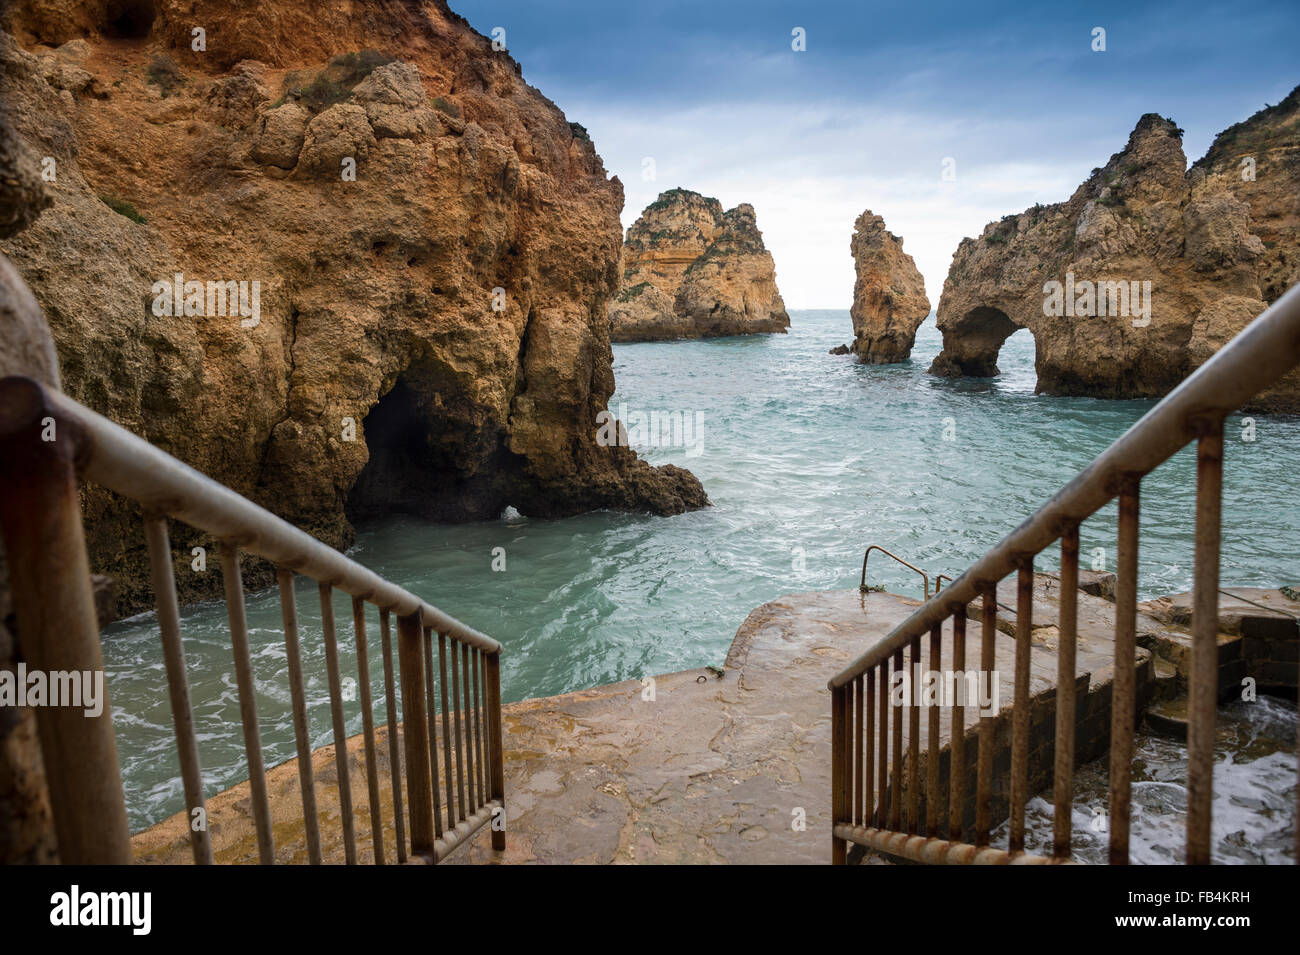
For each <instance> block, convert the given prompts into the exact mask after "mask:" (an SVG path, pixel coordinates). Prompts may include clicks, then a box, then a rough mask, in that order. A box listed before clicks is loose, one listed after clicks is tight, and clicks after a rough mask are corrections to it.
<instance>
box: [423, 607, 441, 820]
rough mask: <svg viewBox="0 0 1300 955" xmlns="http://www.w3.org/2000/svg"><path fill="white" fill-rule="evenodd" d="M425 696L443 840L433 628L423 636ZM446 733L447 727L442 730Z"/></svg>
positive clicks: (436, 814)
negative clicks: (439, 788) (434, 682)
mask: <svg viewBox="0 0 1300 955" xmlns="http://www.w3.org/2000/svg"><path fill="white" fill-rule="evenodd" d="M422 648H423V656H424V696H425V701H426V703H425V709H426V710H427V713H426V715H427V716H428V719H429V774H430V780H431V782H432V784H433V834H434V836H435V837H436V838H439V839H440V838H442V796H441V794H440V793H439V792H438V707H437V706H436V704H435V702H434V695H433V694H434V685H433V628H431V627H425V628H424V636H423V643H422ZM442 731H443V732H444V733H445V732H446V731H447V727H446V725H445V721H444V726H443V728H442Z"/></svg>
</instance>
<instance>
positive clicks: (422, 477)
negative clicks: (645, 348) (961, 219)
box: [0, 0, 707, 609]
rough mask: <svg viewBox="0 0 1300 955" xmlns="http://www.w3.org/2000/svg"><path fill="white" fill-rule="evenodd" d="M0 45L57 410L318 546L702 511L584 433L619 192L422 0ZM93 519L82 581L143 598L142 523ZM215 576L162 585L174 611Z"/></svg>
mask: <svg viewBox="0 0 1300 955" xmlns="http://www.w3.org/2000/svg"><path fill="white" fill-rule="evenodd" d="M5 26H6V27H7V28H8V29H9V30H10V31H11V32H12V33H13V34H14V35H15V36H16V38H17V42H14V40H13V39H11V38H10V37H9V36H7V35H6V36H5V37H4V38H3V40H4V44H3V51H2V61H3V62H0V96H2V97H3V102H4V103H5V104H6V106H7V107H8V109H9V110H10V112H11V115H12V122H13V125H14V128H15V129H16V130H17V132H18V134H19V136H20V137H21V139H22V141H23V147H22V148H26V149H29V150H30V151H31V152H32V153H33V154H34V155H35V156H36V157H38V158H39V160H40V162H41V163H42V166H41V168H42V170H44V171H46V173H47V178H48V179H49V181H48V183H47V188H48V192H49V194H50V196H51V198H52V201H53V204H52V206H51V207H50V208H48V209H46V210H45V211H44V212H43V214H42V215H41V216H40V218H39V219H37V220H36V222H35V223H34V224H33V225H32V226H31V227H30V228H28V229H27V230H26V231H25V232H23V233H21V234H20V235H18V236H15V237H14V238H12V239H9V240H6V241H5V242H4V243H3V250H4V252H5V253H6V254H7V255H8V256H9V257H10V260H11V261H12V262H13V264H14V266H15V267H16V268H17V270H18V272H19V273H20V274H21V275H22V276H23V277H24V278H25V279H26V281H27V282H28V284H29V285H30V286H31V288H32V290H33V291H34V293H35V295H36V298H37V299H38V300H39V302H40V304H41V306H42V307H43V308H44V310H45V314H46V316H47V318H48V319H49V323H50V326H51V329H52V332H53V337H54V341H55V344H56V346H57V349H58V355H59V359H60V363H61V367H62V375H63V385H64V388H65V390H66V391H67V392H68V393H70V394H71V395H72V396H73V397H75V398H77V399H78V400H80V401H82V402H83V403H85V404H87V405H89V406H90V407H92V408H94V409H96V410H98V411H99V412H101V413H103V414H105V415H107V416H108V417H110V418H112V419H113V420H115V421H117V422H118V423H120V424H122V425H124V426H125V427H127V428H129V429H130V430H132V431H135V432H137V433H139V434H142V435H143V436H145V437H146V438H147V439H148V440H150V441H152V442H153V443H155V444H157V445H159V446H160V447H162V448H163V449H165V450H166V451H168V452H169V453H171V454H174V455H175V456H177V457H179V458H180V459H181V460H183V461H185V462H187V463H189V464H191V465H193V466H194V467H196V468H198V469H199V470H201V471H203V472H205V473H207V474H209V475H211V476H213V477H215V478H216V479H218V480H220V481H222V482H223V483H226V484H228V485H230V486H231V487H233V488H234V489H235V490H236V491H238V492H240V493H241V494H245V495H248V496H251V497H252V498H254V499H255V500H257V501H259V503H262V504H263V505H265V506H267V507H268V508H270V509H271V510H273V511H275V512H276V513H278V514H280V515H282V516H284V517H285V518H287V519H288V520H290V521H292V522H294V523H296V524H298V525H299V526H302V527H304V528H305V529H307V530H308V531H310V532H311V533H314V534H316V535H318V536H319V537H321V538H322V539H324V540H326V541H328V542H330V543H332V544H334V545H338V546H342V545H346V544H347V543H349V541H350V540H351V539H352V536H353V524H352V522H353V520H355V519H359V518H365V517H368V516H371V515H376V514H380V513H391V512H393V511H411V512H416V513H420V514H424V515H428V516H431V517H436V518H442V519H453V520H455V519H473V518H487V517H494V516H496V515H497V514H499V513H500V512H501V511H502V509H503V508H504V507H505V506H506V505H514V506H515V507H517V508H518V509H519V510H521V511H522V512H524V513H526V514H534V515H564V514H570V513H575V512H579V511H582V510H587V509H591V508H601V507H613V508H627V509H645V510H650V511H654V512H658V513H676V512H680V511H682V510H684V509H687V508H692V507H697V506H701V505H703V504H705V503H707V501H706V499H705V496H704V493H703V490H702V488H701V486H700V484H699V482H698V481H697V480H696V479H695V478H694V477H693V476H692V475H691V474H690V473H689V472H687V471H684V470H682V469H679V468H674V467H663V468H651V467H649V466H648V465H646V464H645V463H644V462H642V461H640V460H639V459H637V458H636V456H635V455H634V454H633V453H632V452H631V451H630V450H629V449H627V448H625V447H603V446H600V445H599V444H598V443H597V440H596V435H597V429H598V426H597V424H596V420H595V419H596V415H597V413H598V412H599V411H600V410H602V409H604V408H605V406H606V402H607V400H608V398H609V395H610V394H611V393H612V391H613V389H614V379H613V373H612V371H611V361H612V354H611V351H610V348H609V337H608V322H607V318H606V310H607V306H608V302H609V299H610V297H611V296H612V294H613V293H614V291H615V290H616V288H617V285H618V277H619V276H618V268H619V255H620V250H621V244H622V243H621V240H622V233H621V227H620V224H619V219H618V216H619V211H620V209H621V206H622V201H623V196H622V185H621V183H619V181H618V180H617V179H616V178H612V179H611V178H607V177H606V173H605V169H604V167H603V164H602V162H601V160H600V157H599V156H598V155H597V154H596V152H595V149H594V147H593V145H592V143H591V141H590V139H589V138H588V137H587V136H586V134H585V132H584V131H582V129H581V127H579V126H576V125H574V124H570V123H569V122H568V121H567V120H566V118H565V116H564V115H563V114H562V113H561V112H560V110H559V109H558V108H557V107H556V106H555V105H554V104H553V103H551V102H550V101H549V100H547V99H546V98H545V97H544V96H542V95H541V94H540V93H539V92H538V91H537V90H535V89H533V88H532V87H530V86H528V85H527V84H526V83H525V82H524V81H523V79H522V78H521V74H520V68H519V66H518V65H517V64H516V63H515V62H514V60H512V59H511V58H510V57H509V56H508V55H507V54H506V53H504V52H494V51H493V50H492V49H491V45H490V42H489V41H488V40H487V39H486V38H485V37H483V36H480V35H479V34H477V33H475V32H474V31H473V30H472V29H471V28H470V27H469V26H468V24H466V23H465V22H464V21H463V20H462V19H461V18H459V17H458V16H456V15H455V14H454V13H452V12H451V11H450V10H449V9H448V8H447V7H446V5H445V4H444V3H443V2H441V0H427V2H422V3H408V2H397V0H375V2H371V3H367V4H364V5H360V6H355V5H348V4H343V5H339V4H334V3H329V2H325V0H306V2H295V3H275V2H272V3H262V4H249V5H239V7H238V8H237V9H232V8H231V6H230V5H228V4H225V3H219V2H216V0H113V2H97V3H91V4H73V3H52V4H51V3H45V2H41V3H36V2H27V3H20V4H18V5H17V6H15V7H14V8H13V10H12V11H11V12H10V14H9V15H8V17H7V19H6V21H5ZM195 26H201V27H202V28H203V29H204V31H205V34H206V50H203V51H196V50H194V49H192V44H191V31H192V28H194V27H195ZM55 44H58V46H57V47H55V46H54V45H55ZM177 276H180V278H179V279H177V278H176V277H177ZM176 282H180V283H184V282H195V283H199V284H197V285H194V286H192V287H191V286H186V285H184V284H181V285H180V290H181V294H180V295H179V296H175V295H172V294H171V293H170V292H168V287H169V286H174V284H175V283H176ZM227 283H229V284H227ZM254 283H256V284H254ZM237 303H238V304H237ZM239 306H243V308H240V307H239ZM84 507H85V513H86V523H87V535H88V540H89V546H90V551H91V562H92V566H93V567H94V568H95V569H96V570H101V571H106V572H108V573H111V574H112V575H113V576H114V577H116V578H118V580H119V582H120V583H121V585H122V586H120V587H119V604H120V606H121V608H122V609H126V608H133V607H137V606H140V605H142V604H143V603H145V602H147V596H148V594H147V579H148V574H147V561H146V559H145V554H144V550H143V540H142V534H141V529H140V523H139V514H138V512H137V510H136V509H135V508H133V507H131V506H128V505H124V504H123V503H122V502H120V501H117V500H113V499H111V498H110V497H109V496H108V495H107V494H105V493H103V492H100V491H98V490H95V489H90V490H88V492H87V494H86V496H85V502H84ZM174 542H175V546H176V548H177V551H178V553H182V554H188V551H189V548H190V547H191V546H194V545H196V544H201V543H204V541H203V540H202V539H201V538H200V537H199V536H198V535H197V534H194V533H192V532H186V531H182V530H180V529H178V530H177V531H176V533H175V535H174ZM217 577H218V575H216V574H207V575H201V574H196V573H192V572H190V571H189V561H188V558H186V559H185V560H184V561H179V562H178V578H177V582H178V586H179V588H180V591H181V595H182V599H190V598H194V597H197V596H201V595H204V594H206V593H210V592H212V591H213V590H214V589H215V588H216V587H218V586H219V582H218V581H217V579H216V578H217Z"/></svg>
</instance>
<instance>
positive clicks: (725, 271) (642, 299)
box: [609, 189, 790, 342]
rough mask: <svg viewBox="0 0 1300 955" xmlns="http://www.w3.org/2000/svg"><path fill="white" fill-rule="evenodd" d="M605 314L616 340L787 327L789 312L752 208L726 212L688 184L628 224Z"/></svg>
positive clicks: (709, 335)
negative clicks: (617, 284)
mask: <svg viewBox="0 0 1300 955" xmlns="http://www.w3.org/2000/svg"><path fill="white" fill-rule="evenodd" d="M609 319H610V337H611V338H612V339H613V340H614V341H619V342H630V341H654V340H661V339H674V338H712V337H716V336H720V335H752V334H755V333H761V332H784V331H785V330H786V329H787V328H789V327H790V316H789V315H787V314H786V311H785V303H784V302H783V301H781V293H780V292H779V291H778V290H777V287H776V268H775V266H774V265H773V263H772V256H771V254H770V253H769V252H768V251H767V248H766V247H765V246H764V245H763V235H762V233H760V232H759V231H758V225H757V222H756V221H755V218H754V207H753V206H751V205H748V204H746V203H742V204H741V205H738V206H736V208H734V209H730V210H728V211H726V212H723V211H722V204H721V203H720V202H718V200H717V199H710V198H706V197H705V196H702V195H700V194H699V193H697V192H691V191H689V190H687V189H669V190H668V191H667V192H665V193H663V194H661V195H660V196H659V198H658V199H656V200H655V201H654V202H652V203H650V205H648V206H646V208H645V211H644V212H642V213H641V217H640V218H639V219H637V220H636V222H635V223H633V225H632V228H630V229H628V230H627V241H626V242H625V243H624V245H623V283H622V287H621V288H620V290H619V293H618V295H617V297H616V298H615V300H614V302H613V303H612V304H611V305H610V309H609Z"/></svg>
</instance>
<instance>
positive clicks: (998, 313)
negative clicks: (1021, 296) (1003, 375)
mask: <svg viewBox="0 0 1300 955" xmlns="http://www.w3.org/2000/svg"><path fill="white" fill-rule="evenodd" d="M1027 327H1028V326H1026V325H1022V324H1020V323H1019V322H1016V321H1013V320H1012V319H1011V318H1010V316H1008V315H1007V313H1006V312H1004V311H1003V310H1002V309H1000V308H997V307H996V306H992V305H977V306H975V307H974V308H972V309H969V310H968V311H966V312H965V313H964V314H963V315H962V316H961V318H959V319H957V321H955V322H953V323H951V324H949V325H947V327H945V328H944V329H943V351H941V352H939V354H938V355H937V356H936V357H935V359H934V362H933V363H932V364H931V365H930V374H932V375H941V376H943V377H945V378H960V377H969V378H991V377H992V376H994V375H996V374H998V373H999V370H998V353H999V352H1000V351H1001V350H1002V343H1003V342H1005V341H1006V340H1007V339H1008V338H1009V337H1010V336H1011V334H1012V333H1013V332H1017V331H1019V330H1020V329H1022V328H1027ZM1031 331H1032V330H1031ZM1035 341H1037V339H1035Z"/></svg>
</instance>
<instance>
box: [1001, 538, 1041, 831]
mask: <svg viewBox="0 0 1300 955" xmlns="http://www.w3.org/2000/svg"><path fill="white" fill-rule="evenodd" d="M1033 632H1034V560H1033V558H1032V557H1026V558H1022V559H1021V561H1020V562H1019V569H1018V571H1017V574H1016V664H1015V666H1016V677H1015V680H1016V684H1015V708H1014V709H1013V710H1012V711H1011V827H1010V830H1011V831H1010V837H1009V839H1008V844H1007V851H1008V852H1010V853H1012V854H1015V853H1017V852H1024V851H1025V802H1026V799H1027V796H1028V792H1027V790H1028V788H1029V662H1030V661H1029V654H1030V648H1031V646H1032V645H1033V644H1032V638H1033Z"/></svg>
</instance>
